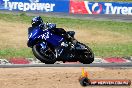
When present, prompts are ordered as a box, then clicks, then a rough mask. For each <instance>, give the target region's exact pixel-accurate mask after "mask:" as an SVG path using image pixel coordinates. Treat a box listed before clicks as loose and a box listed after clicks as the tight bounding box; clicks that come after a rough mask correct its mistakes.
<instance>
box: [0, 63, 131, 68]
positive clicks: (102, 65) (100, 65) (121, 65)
mask: <svg viewBox="0 0 132 88" xmlns="http://www.w3.org/2000/svg"><path fill="white" fill-rule="evenodd" d="M24 67H119V68H121V67H127V68H132V62H128V63H92V64H14V65H12V64H6V65H0V68H24Z"/></svg>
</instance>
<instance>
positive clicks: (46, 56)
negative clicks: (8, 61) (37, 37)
mask: <svg viewBox="0 0 132 88" xmlns="http://www.w3.org/2000/svg"><path fill="white" fill-rule="evenodd" d="M32 52H33V54H34V56H35V57H36V58H37V59H39V60H40V61H41V62H43V63H45V64H54V63H55V62H56V57H55V54H54V53H53V52H51V51H48V50H47V51H46V52H43V53H42V52H41V48H40V46H38V45H34V46H33V48H32Z"/></svg>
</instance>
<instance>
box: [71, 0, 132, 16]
mask: <svg viewBox="0 0 132 88" xmlns="http://www.w3.org/2000/svg"><path fill="white" fill-rule="evenodd" d="M70 13H74V14H123V15H132V3H125V2H89V1H81V2H80V1H78V2H77V1H72V0H71V1H70Z"/></svg>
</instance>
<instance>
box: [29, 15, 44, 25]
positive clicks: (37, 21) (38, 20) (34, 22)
mask: <svg viewBox="0 0 132 88" xmlns="http://www.w3.org/2000/svg"><path fill="white" fill-rule="evenodd" d="M40 24H43V20H42V18H41V17H40V16H37V17H34V18H33V19H32V22H31V25H32V27H36V26H39V25H40Z"/></svg>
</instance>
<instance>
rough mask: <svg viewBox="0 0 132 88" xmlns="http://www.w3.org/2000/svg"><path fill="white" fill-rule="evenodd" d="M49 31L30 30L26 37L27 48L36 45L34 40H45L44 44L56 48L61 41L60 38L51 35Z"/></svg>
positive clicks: (37, 28)
mask: <svg viewBox="0 0 132 88" xmlns="http://www.w3.org/2000/svg"><path fill="white" fill-rule="evenodd" d="M50 30H52V29H47V30H41V29H40V28H39V27H36V28H34V29H32V30H31V31H30V32H29V35H28V38H29V40H28V46H29V47H30V46H33V45H35V44H36V40H45V41H46V42H48V43H50V44H51V45H53V46H54V47H57V46H59V45H60V44H61V41H63V38H62V37H61V36H58V35H55V34H53V33H52V32H51V31H50Z"/></svg>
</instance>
